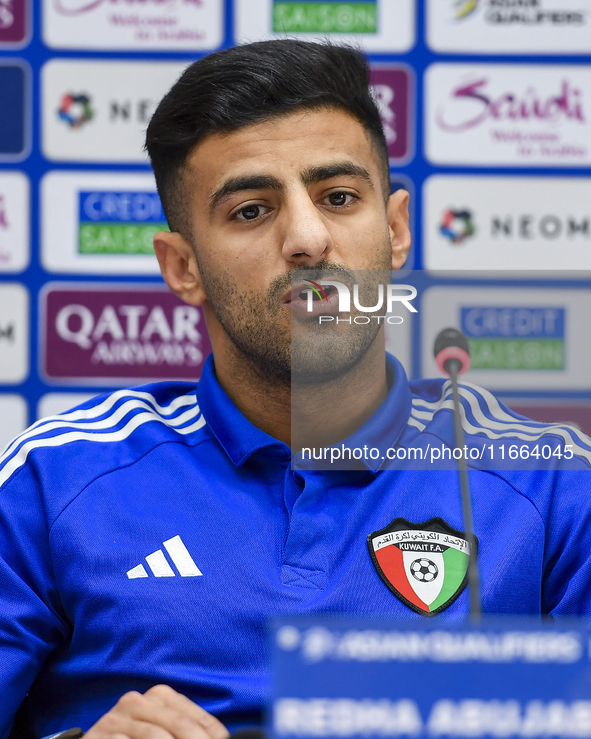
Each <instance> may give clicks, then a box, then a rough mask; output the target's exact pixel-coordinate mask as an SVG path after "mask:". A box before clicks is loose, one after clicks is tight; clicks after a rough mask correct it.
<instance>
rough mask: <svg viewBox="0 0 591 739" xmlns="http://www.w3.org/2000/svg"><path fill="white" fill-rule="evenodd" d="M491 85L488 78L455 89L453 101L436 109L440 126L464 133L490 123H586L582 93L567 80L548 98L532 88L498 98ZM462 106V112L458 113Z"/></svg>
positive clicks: (511, 92)
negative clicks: (491, 89) (488, 87)
mask: <svg viewBox="0 0 591 739" xmlns="http://www.w3.org/2000/svg"><path fill="white" fill-rule="evenodd" d="M488 85H489V79H488V78H486V77H483V78H481V79H478V80H475V81H474V82H470V83H468V84H467V85H466V84H462V85H461V86H460V87H456V88H455V89H454V90H453V91H452V92H451V95H450V98H451V99H450V100H449V101H448V102H446V103H443V104H442V105H441V106H440V107H439V109H438V110H437V113H436V121H437V125H438V126H439V127H440V128H441V129H443V130H444V131H450V132H462V131H467V130H469V129H471V128H476V127H477V126H479V125H480V124H482V123H484V122H485V121H488V120H492V121H498V122H501V121H502V122H511V123H517V122H521V121H539V122H544V123H554V124H558V123H560V122H562V121H574V122H578V123H585V121H586V118H585V114H584V111H583V101H582V93H581V90H580V89H578V88H577V87H575V86H574V85H573V84H572V82H570V81H569V80H568V79H565V80H563V81H562V83H561V85H560V89H559V90H558V91H557V93H555V94H551V95H548V96H546V95H544V94H541V93H539V92H538V90H537V89H536V88H535V87H534V86H533V85H532V86H529V87H527V88H526V89H525V91H524V92H523V93H522V94H519V93H516V92H513V91H509V92H503V93H501V94H500V95H496V94H492V93H490V92H488V90H487V86H488ZM458 103H459V104H458ZM460 106H461V111H460V112H458V108H460Z"/></svg>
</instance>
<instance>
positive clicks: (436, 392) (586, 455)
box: [409, 380, 591, 469]
mask: <svg viewBox="0 0 591 739" xmlns="http://www.w3.org/2000/svg"><path fill="white" fill-rule="evenodd" d="M410 386H411V391H412V407H411V412H410V418H409V425H411V426H414V427H415V428H417V429H418V430H419V431H420V432H423V431H424V432H426V433H433V434H434V435H435V436H438V437H439V438H442V439H445V440H446V441H449V440H450V439H452V438H453V436H450V434H453V429H452V426H453V416H452V413H453V400H452V390H451V382H450V381H449V380H447V381H441V380H418V381H416V382H412V383H410ZM459 395H460V401H461V421H462V428H463V430H464V433H465V435H466V440H467V441H468V443H469V444H475V445H480V446H482V445H483V444H487V445H489V444H496V445H504V444H511V443H514V444H517V445H518V448H521V446H523V447H527V448H528V449H529V450H534V452H535V448H536V445H537V446H538V452H539V451H540V449H541V446H540V445H544V444H547V445H548V447H549V448H551V449H552V451H554V449H555V448H556V446H557V445H558V446H559V447H560V448H561V449H562V450H563V451H564V449H566V448H567V446H568V449H569V452H568V453H567V455H566V458H565V461H566V462H569V464H562V465H559V466H560V467H561V468H565V467H566V468H570V469H589V468H590V467H591V439H590V438H589V437H588V436H587V435H586V434H584V433H583V432H582V431H580V430H579V429H577V428H576V427H575V426H572V425H569V424H566V423H541V422H539V421H534V420H532V419H530V418H526V417H525V416H521V415H519V414H518V413H515V412H514V411H512V410H511V409H510V408H508V407H507V406H506V405H505V404H504V403H502V402H501V401H500V400H498V398H496V397H495V396H494V395H493V394H492V393H491V392H489V391H488V390H485V389H484V388H482V387H479V386H478V385H474V384H472V383H470V382H466V381H462V382H461V384H460V386H459ZM506 450H508V447H506ZM571 451H572V456H571ZM555 456H557V455H555ZM534 459H538V461H539V460H540V458H534ZM521 460H523V458H521ZM555 462H556V459H552V463H553V464H552V465H543V464H538V465H535V464H534V465H533V467H536V466H537V467H538V468H540V467H542V468H543V467H547V468H550V467H552V468H553V469H555V464H554V463H555ZM528 466H529V465H528Z"/></svg>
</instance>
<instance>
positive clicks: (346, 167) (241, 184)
mask: <svg viewBox="0 0 591 739" xmlns="http://www.w3.org/2000/svg"><path fill="white" fill-rule="evenodd" d="M343 176H345V177H360V178H361V179H363V180H365V181H366V182H367V183H368V184H369V185H370V186H371V187H372V188H373V182H372V179H371V176H370V174H369V172H368V171H367V170H366V169H365V168H364V167H361V166H360V165H359V164H355V163H354V162H335V163H334V164H323V165H321V166H318V167H309V168H308V169H305V170H304V171H303V172H302V182H303V183H304V185H313V184H315V183H317V182H322V181H324V180H331V179H333V177H343ZM284 189H285V188H284V186H283V183H282V182H281V181H280V180H278V179H277V177H273V175H269V174H260V175H243V176H242V177H231V178H230V179H229V180H226V182H224V184H223V185H222V186H221V187H219V188H218V189H217V190H216V191H215V192H214V193H213V195H212V196H211V197H210V198H209V211H210V213H213V211H214V210H215V209H216V208H217V207H218V205H220V203H222V202H223V201H224V200H225V199H226V198H228V197H229V196H230V195H233V194H234V193H237V192H243V191H244V190H275V191H276V192H283V190H284Z"/></svg>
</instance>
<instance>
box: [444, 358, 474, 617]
mask: <svg viewBox="0 0 591 739" xmlns="http://www.w3.org/2000/svg"><path fill="white" fill-rule="evenodd" d="M445 369H446V370H447V372H449V376H450V378H451V390H452V397H453V404H454V431H455V437H456V446H457V447H459V448H460V449H462V450H463V448H464V429H463V428H462V420H461V417H460V394H459V392H458V371H459V370H461V369H462V364H461V362H460V361H459V359H448V360H447V361H446V363H445ZM459 463H460V465H459V466H460V490H461V493H462V510H463V513H464V526H465V527H466V539H467V540H468V542H469V544H470V554H469V555H468V585H469V586H470V617H471V618H472V619H473V620H474V621H477V620H478V619H479V618H480V616H481V615H482V606H481V603H480V575H479V572H478V567H477V566H476V557H475V556H474V553H473V549H474V523H473V519H472V499H471V497H470V486H469V481H468V465H467V464H466V458H465V457H464V453H463V451H462V455H461V456H460V459H459Z"/></svg>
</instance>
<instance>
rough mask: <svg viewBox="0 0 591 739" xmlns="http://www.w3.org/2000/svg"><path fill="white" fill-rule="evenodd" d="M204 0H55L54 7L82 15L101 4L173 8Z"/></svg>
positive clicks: (108, 5) (140, 7)
mask: <svg viewBox="0 0 591 739" xmlns="http://www.w3.org/2000/svg"><path fill="white" fill-rule="evenodd" d="M202 4H203V0H54V2H53V7H54V9H55V10H56V11H57V12H58V13H59V14H60V15H68V16H72V15H82V14H84V13H88V12H90V11H92V10H95V8H99V7H101V6H107V7H112V6H114V7H115V8H116V9H117V10H121V9H127V8H129V9H133V10H137V9H143V8H146V7H149V8H151V9H154V10H158V9H162V10H172V9H174V8H177V7H179V6H180V5H193V6H194V7H196V8H200V7H201V5H202Z"/></svg>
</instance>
